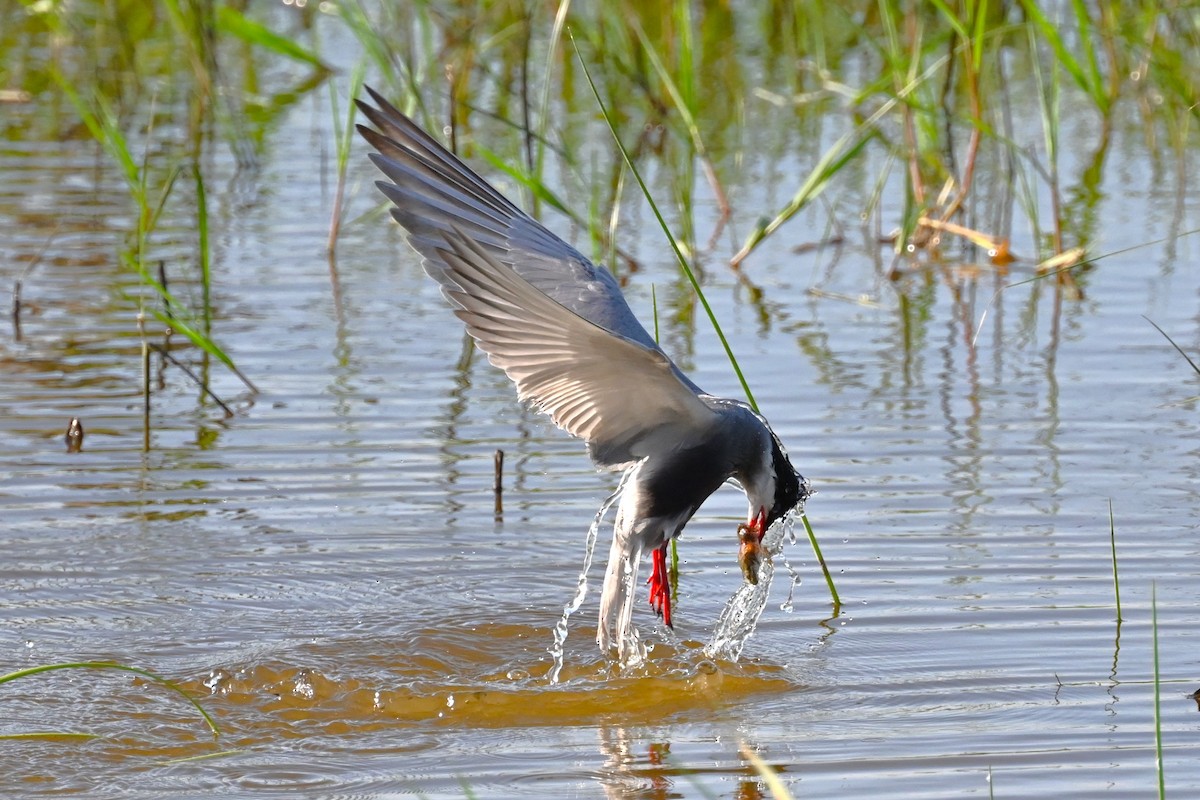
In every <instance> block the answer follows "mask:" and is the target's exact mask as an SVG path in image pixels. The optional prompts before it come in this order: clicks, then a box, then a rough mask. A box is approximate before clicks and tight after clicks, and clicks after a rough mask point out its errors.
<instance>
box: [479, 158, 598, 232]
mask: <svg viewBox="0 0 1200 800" xmlns="http://www.w3.org/2000/svg"><path fill="white" fill-rule="evenodd" d="M539 141H540V139H539ZM474 147H475V149H476V151H477V152H478V153H479V155H481V156H483V157H484V159H486V160H487V162H488V163H489V164H491V165H492V166H493V167H495V168H496V169H498V170H500V171H501V172H503V173H504V174H506V175H508V176H509V177H510V178H512V179H513V180H514V181H516V182H517V183H519V184H521V185H522V186H524V187H525V188H526V189H528V190H529V191H530V192H531V193H532V194H533V196H534V197H535V198H537V199H538V200H540V201H542V202H543V203H545V204H546V205H548V206H550V207H551V208H553V209H555V210H556V211H559V212H561V213H563V214H566V215H567V217H569V218H570V219H571V220H572V221H573V222H575V223H576V224H577V225H580V226H582V227H585V228H590V227H591V226H589V225H588V224H587V222H586V221H585V220H584V219H582V218H580V217H579V215H578V214H576V213H575V212H574V211H572V210H571V209H570V208H568V207H567V204H566V203H564V202H563V201H562V199H561V198H559V196H558V195H556V194H555V193H554V191H553V190H552V189H551V188H550V187H549V186H547V185H546V184H544V183H542V181H541V179H540V178H539V177H538V176H537V175H530V174H529V173H528V172H526V171H524V170H522V169H520V168H518V167H516V166H514V165H512V164H510V163H509V162H507V161H505V160H504V159H502V158H501V157H500V156H498V155H496V154H495V153H493V152H492V151H491V150H488V149H487V148H486V147H484V146H483V145H481V144H475V145H474Z"/></svg>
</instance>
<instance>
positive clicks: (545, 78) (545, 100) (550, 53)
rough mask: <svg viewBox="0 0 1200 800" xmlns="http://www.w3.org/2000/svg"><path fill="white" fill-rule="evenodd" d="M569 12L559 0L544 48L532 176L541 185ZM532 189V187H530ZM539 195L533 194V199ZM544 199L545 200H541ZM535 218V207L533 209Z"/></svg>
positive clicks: (567, 4) (566, 0)
mask: <svg viewBox="0 0 1200 800" xmlns="http://www.w3.org/2000/svg"><path fill="white" fill-rule="evenodd" d="M570 10H571V0H559V4H558V10H557V11H555V13H554V27H553V28H551V30H550V41H549V43H548V44H547V47H546V70H545V73H544V74H543V75H542V96H541V100H540V105H541V108H539V109H538V135H537V157H536V160H535V162H536V163H535V164H534V175H533V177H534V178H536V180H537V183H539V184H541V183H542V177H543V175H545V171H544V170H545V163H546V128H547V127H548V126H549V125H550V87H551V86H553V85H554V76H555V73H556V70H555V69H554V54H555V53H557V52H558V43H559V42H560V41H562V32H563V29H564V28H565V27H566V25H567V14H568V13H569V12H570ZM531 188H532V187H531ZM539 196H540V195H538V194H537V193H536V191H535V192H534V197H535V198H537V197H539ZM542 199H545V198H542ZM533 212H534V216H535V217H536V216H537V207H536V205H535V206H534V209H533Z"/></svg>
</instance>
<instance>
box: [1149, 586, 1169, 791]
mask: <svg viewBox="0 0 1200 800" xmlns="http://www.w3.org/2000/svg"><path fill="white" fill-rule="evenodd" d="M1150 632H1151V635H1152V638H1153V641H1154V763H1155V766H1156V767H1157V772H1158V797H1159V800H1164V798H1166V796H1167V781H1166V774H1165V772H1164V770H1163V751H1162V707H1161V703H1160V698H1161V690H1160V686H1159V682H1160V681H1159V669H1158V585H1157V583H1154V582H1152V583H1151V584H1150Z"/></svg>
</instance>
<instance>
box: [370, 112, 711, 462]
mask: <svg viewBox="0 0 1200 800" xmlns="http://www.w3.org/2000/svg"><path fill="white" fill-rule="evenodd" d="M367 91H368V92H370V94H371V97H372V99H373V100H374V101H375V103H376V104H377V105H378V106H379V107H378V108H372V107H371V106H369V105H366V104H365V103H362V102H359V108H361V109H362V111H363V113H364V114H365V115H366V116H367V118H368V119H369V120H370V121H371V122H372V123H374V124H375V125H376V126H377V127H378V128H379V131H373V130H371V129H370V128H365V127H363V126H359V131H360V132H361V133H362V135H363V136H364V137H365V138H366V139H367V141H368V142H370V143H371V144H372V145H374V147H375V148H376V149H377V150H378V151H379V152H378V153H377V154H372V155H371V159H372V160H373V161H374V162H375V164H376V165H377V166H378V167H379V168H380V169H381V170H382V171H383V173H384V174H385V175H386V176H387V177H388V178H389V179H390V181H391V182H390V183H389V182H383V181H381V182H380V183H379V184H378V186H379V188H380V189H381V190H382V191H383V192H384V194H385V195H387V197H388V198H389V199H391V200H392V202H393V203H394V204H395V208H393V209H392V215H393V216H394V217H395V218H396V220H397V221H398V222H399V223H400V224H401V226H403V227H404V228H405V230H407V231H408V240H409V242H410V243H411V244H412V245H413V247H414V248H416V250H417V251H418V252H420V253H421V254H422V255H423V256H424V257H425V260H424V266H425V270H426V271H427V272H428V273H429V274H430V275H431V276H433V277H434V278H435V279H437V281H438V282H439V283H440V284H441V285H442V291H443V293H444V294H445V295H446V297H447V298H448V299H450V301H451V302H453V303H454V305H455V306H456V307H457V310H456V313H457V314H458V316H459V317H460V318H461V319H462V320H463V322H464V323H465V324H466V326H467V330H468V332H469V333H470V334H471V336H473V337H474V338H475V340H476V341H477V342H478V343H479V346H480V348H482V349H483V350H484V351H485V352H486V353H487V354H488V356H489V357H490V360H491V361H492V363H493V364H495V365H496V366H498V367H500V368H501V369H503V370H504V371H505V372H506V373H507V374H508V376H509V377H510V378H511V379H512V380H513V382H514V383H516V385H517V392H518V394H519V395H520V397H521V398H522V399H524V400H528V401H530V402H531V403H533V404H534V405H535V406H537V407H538V408H539V409H541V410H543V411H545V412H546V413H548V414H550V416H551V418H552V419H553V420H554V422H555V423H556V424H557V425H559V426H560V427H562V428H563V429H565V430H566V431H568V432H569V433H572V434H574V435H575V436H578V437H580V438H582V439H584V440H585V441H586V442H587V443H588V447H589V450H590V452H591V454H592V458H593V459H594V460H595V461H596V463H598V464H600V465H602V466H610V467H614V466H619V465H622V464H627V463H630V462H632V461H636V460H638V459H640V458H642V457H643V456H645V455H647V454H648V453H650V452H653V451H654V450H655V448H656V446H657V447H671V446H673V445H674V444H675V443H676V442H678V441H679V440H680V438H681V437H682V436H683V435H684V432H685V431H693V432H694V431H695V430H696V429H697V428H703V427H704V426H706V425H708V424H711V422H712V420H713V418H714V416H715V415H714V412H713V411H712V410H711V409H710V408H709V407H708V406H707V405H706V404H705V403H704V402H703V401H702V400H701V399H700V398H699V396H698V395H699V394H700V390H699V389H698V388H697V387H696V385H695V384H693V383H692V382H691V381H689V380H688V379H687V378H686V377H685V376H683V374H682V373H681V372H680V371H679V369H678V368H677V367H676V366H675V365H674V364H673V363H672V362H671V360H670V359H669V358H668V357H667V356H666V354H665V353H663V352H662V350H661V349H659V347H658V345H657V344H656V343H655V342H654V339H653V338H652V337H651V336H650V335H649V334H648V333H647V332H646V330H645V328H643V327H642V326H641V324H640V323H638V321H637V319H636V318H635V317H634V315H633V312H632V311H631V310H630V308H629V305H628V304H627V303H626V302H625V298H624V297H623V296H622V294H621V290H620V287H619V286H618V285H617V282H616V280H615V279H614V278H613V276H612V275H611V274H610V273H609V272H608V271H607V270H605V269H603V268H600V267H597V266H595V265H593V264H592V263H590V262H589V261H588V260H587V259H586V258H584V257H583V256H582V255H580V254H579V252H578V251H576V250H575V249H574V248H573V247H571V246H570V245H568V244H566V243H565V242H563V241H562V240H561V239H559V238H558V237H556V236H555V235H554V234H552V233H550V232H549V231H548V230H546V229H545V228H544V227H542V225H540V224H539V223H538V222H536V221H534V220H533V219H531V218H530V217H529V216H527V215H526V214H525V213H524V212H522V211H521V210H520V209H518V208H517V207H516V206H514V205H513V204H512V203H511V202H509V201H508V200H507V199H506V198H505V197H504V196H503V195H501V194H500V193H499V192H497V191H496V190H495V189H494V188H492V187H491V186H490V185H488V183H487V182H486V181H484V180H483V179H482V178H481V177H479V176H478V175H476V174H475V173H474V172H473V171H472V170H471V169H470V168H469V167H467V166H466V165H465V164H463V163H462V162H461V161H460V160H459V159H458V158H456V157H455V156H454V155H452V154H451V153H449V152H448V151H446V150H445V149H444V148H443V147H442V146H441V145H439V144H438V143H437V142H435V141H434V140H433V139H432V138H431V137H430V136H429V135H428V134H427V133H425V132H424V131H422V130H421V129H420V128H419V127H417V125H416V124H415V123H413V122H412V121H411V120H409V119H408V118H407V117H405V116H404V115H403V114H401V113H400V112H399V111H397V110H396V109H395V108H393V107H392V106H390V105H389V104H388V103H387V102H386V101H384V100H383V99H382V98H381V97H379V95H377V94H376V93H375V92H373V91H371V90H370V89H368V90H367Z"/></svg>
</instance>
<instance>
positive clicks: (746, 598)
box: [704, 513, 798, 661]
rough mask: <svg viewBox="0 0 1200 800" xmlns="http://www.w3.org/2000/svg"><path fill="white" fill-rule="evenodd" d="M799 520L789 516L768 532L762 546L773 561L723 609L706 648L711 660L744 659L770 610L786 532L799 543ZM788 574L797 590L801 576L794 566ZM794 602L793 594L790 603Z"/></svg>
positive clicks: (766, 561) (768, 562)
mask: <svg viewBox="0 0 1200 800" xmlns="http://www.w3.org/2000/svg"><path fill="white" fill-rule="evenodd" d="M795 517H796V515H795V514H794V513H793V514H788V515H787V516H786V517H785V518H784V519H783V520H781V521H780V523H779V524H777V525H773V526H771V529H770V530H768V531H767V534H766V536H765V537H764V538H763V542H762V543H763V547H765V548H766V550H767V552H768V553H769V554H770V555H771V557H770V558H768V559H766V560H765V561H764V562H763V564H762V567H761V568H760V569H759V573H758V583H756V584H750V583H743V584H742V586H741V588H739V589H738V590H737V591H736V592H734V593H733V597H731V598H729V602H727V603H726V604H725V608H723V609H721V616H720V617H718V618H717V624H716V626H715V627H714V628H713V635H712V639H711V640H710V641H709V643H708V644H706V645H705V646H704V654H705V655H706V656H708V657H709V658H711V659H714V660H718V659H728V660H729V661H737V660H738V657H739V656H741V654H742V648H743V647H744V646H745V645H746V640H747V639H749V638H750V635H751V634H752V633H754V629H755V628H756V627H757V626H758V618H759V617H760V616H762V612H763V609H764V608H766V605H767V595H768V594H769V593H770V591H771V578H772V577H774V575H775V563H774V560H775V557H776V556H778V555H779V554H780V552H781V551H782V550H783V537H784V534H785V532H787V533H790V535H791V538H792V540H793V541H794V540H795V533H794V532H793V530H794V528H795V525H796V520H795ZM788 571H789V572H791V573H792V575H793V584H792V585H793V587H794V586H795V578H796V577H798V576H796V574H795V572H794V571H793V570H792V569H791V566H790V565H788ZM790 602H791V595H790V594H789V595H788V603H790Z"/></svg>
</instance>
